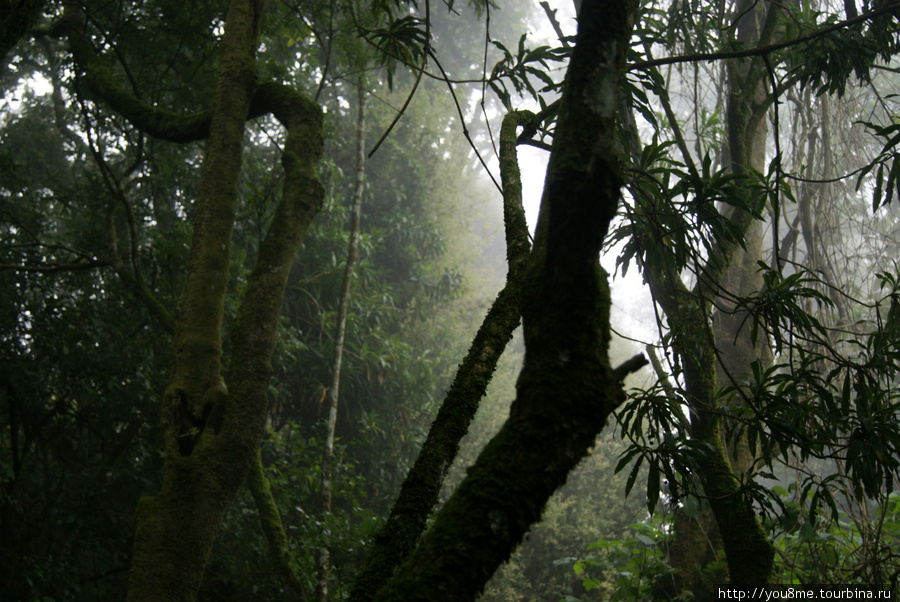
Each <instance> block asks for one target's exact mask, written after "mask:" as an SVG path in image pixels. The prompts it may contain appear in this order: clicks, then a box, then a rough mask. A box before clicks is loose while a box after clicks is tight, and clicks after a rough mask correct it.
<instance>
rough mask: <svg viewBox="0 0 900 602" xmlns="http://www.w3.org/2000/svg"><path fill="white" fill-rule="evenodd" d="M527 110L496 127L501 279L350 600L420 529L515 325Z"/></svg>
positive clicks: (368, 595) (368, 592)
mask: <svg viewBox="0 0 900 602" xmlns="http://www.w3.org/2000/svg"><path fill="white" fill-rule="evenodd" d="M531 118H532V115H531V114H530V113H527V112H524V111H513V112H511V113H509V114H507V115H506V117H505V118H504V119H503V125H502V126H501V129H500V157H501V163H500V171H501V178H502V180H503V184H504V195H503V215H504V224H505V228H506V252H507V262H508V264H509V273H508V274H507V278H506V286H504V287H503V290H501V291H500V293H499V294H498V295H497V298H496V300H495V301H494V304H493V305H492V306H491V309H490V310H489V311H488V313H487V315H486V316H485V317H484V320H483V321H482V323H481V327H480V328H479V329H478V332H477V333H476V335H475V338H474V339H473V340H472V345H471V347H469V351H468V353H467V354H466V357H465V359H463V361H462V363H461V364H460V367H459V371H458V372H457V373H456V377H455V378H454V379H453V383H452V384H451V385H450V390H449V391H447V396H446V397H445V398H444V402H443V403H442V404H441V409H440V410H439V411H438V415H437V417H436V418H435V420H434V423H433V424H432V425H431V429H430V430H429V432H428V437H427V439H426V440H425V443H424V445H423V446H422V450H421V452H420V453H419V456H418V458H416V462H415V464H414V465H413V467H412V469H410V471H409V474H408V475H407V477H406V479H405V480H404V482H403V485H402V487H401V489H400V495H399V496H398V498H397V501H396V502H395V503H394V507H393V508H392V509H391V515H390V517H389V518H388V521H387V523H386V524H385V526H384V528H383V529H382V531H381V532H380V533H379V534H378V535H377V536H376V538H375V543H374V545H373V549H372V551H371V552H370V553H369V557H368V558H367V560H366V564H365V567H364V568H363V570H362V571H361V572H360V573H359V576H358V577H357V579H356V581H355V583H354V584H353V589H352V591H351V594H350V600H352V601H353V602H362V601H368V600H371V599H373V598H374V596H375V594H376V593H377V592H378V590H379V589H381V587H382V586H384V584H385V583H387V581H388V579H390V578H391V575H393V574H394V571H395V570H396V568H397V566H399V564H400V563H401V562H403V561H404V560H405V559H406V557H407V556H408V555H409V553H410V552H411V551H412V549H413V546H415V544H416V541H417V540H418V538H419V536H420V535H421V533H422V532H423V531H424V529H425V525H426V520H427V519H428V516H429V515H430V513H431V511H432V509H433V508H434V506H435V504H436V503H437V500H438V494H439V493H440V490H441V485H442V484H443V482H444V477H445V476H446V472H447V468H448V467H449V466H450V464H451V463H452V462H453V459H454V458H455V457H456V454H457V452H458V450H459V441H460V439H462V437H463V436H464V435H465V434H466V432H467V431H468V428H469V424H470V423H471V421H472V419H473V418H474V417H475V412H476V411H477V410H478V404H479V402H480V400H481V398H482V397H483V396H484V393H485V391H486V389H487V385H488V383H489V382H490V380H491V377H492V376H493V375H494V370H495V369H496V367H497V361H498V360H499V359H500V355H501V354H502V353H503V350H504V349H505V348H506V345H507V343H508V342H509V340H510V339H511V338H512V333H513V331H514V330H515V329H516V327H517V326H518V325H519V296H520V291H521V287H522V279H523V276H524V271H525V264H526V262H527V260H528V255H529V252H530V250H531V249H530V246H531V245H530V243H529V240H528V225H527V223H526V221H525V209H524V208H523V206H522V183H521V177H520V174H519V166H518V162H517V160H516V127H517V126H519V125H525V124H526V123H529V122H530V120H531Z"/></svg>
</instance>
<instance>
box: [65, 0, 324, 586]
mask: <svg viewBox="0 0 900 602" xmlns="http://www.w3.org/2000/svg"><path fill="white" fill-rule="evenodd" d="M260 6H261V5H260V4H258V3H256V2H253V1H248V0H233V1H232V2H231V4H230V6H229V10H228V13H227V17H226V26H225V35H224V37H223V40H222V47H221V53H220V63H219V70H218V76H217V88H216V96H215V99H214V101H213V109H212V111H211V115H210V118H209V119H208V121H206V123H207V125H205V126H204V127H203V128H200V129H191V130H190V132H189V133H190V134H191V135H192V136H202V135H203V134H208V142H207V148H206V157H205V161H204V169H203V173H202V180H201V186H200V193H199V197H198V199H197V200H196V203H195V221H194V224H193V226H194V235H193V244H192V248H191V254H190V259H189V264H188V275H187V282H186V285H185V290H184V293H183V300H182V308H181V313H180V315H179V316H178V322H177V325H176V330H175V336H174V340H173V348H172V371H171V375H170V380H169V386H168V387H167V389H166V392H165V394H164V396H163V411H162V415H163V427H164V439H165V473H164V478H163V484H162V488H161V490H160V492H159V493H158V494H157V495H155V496H153V497H147V498H144V499H142V500H141V502H140V504H139V506H138V510H137V516H136V522H137V528H136V534H135V543H134V557H133V560H132V567H131V572H130V575H129V592H128V599H129V600H193V599H194V598H195V597H196V592H197V590H198V588H199V585H200V580H201V577H202V574H203V568H204V566H205V564H206V561H207V558H208V556H209V552H210V550H211V548H212V544H213V541H214V540H215V536H216V533H217V532H218V529H219V526H220V524H221V521H222V519H223V517H224V515H225V513H226V512H227V510H228V508H229V507H230V506H231V504H232V502H233V500H234V497H235V495H236V494H237V492H238V490H239V489H240V487H241V485H242V484H243V482H244V479H245V478H246V476H247V474H248V471H249V469H250V466H251V463H252V462H253V460H254V458H255V457H256V453H257V450H258V446H259V442H260V440H261V438H262V434H263V429H264V425H265V412H266V405H267V400H266V391H267V388H268V380H269V375H270V372H271V366H270V358H271V354H272V350H273V348H274V344H275V332H276V325H277V321H278V316H279V314H280V309H281V300H282V296H283V291H284V288H285V285H286V282H287V277H288V274H289V272H290V268H291V265H292V262H293V258H294V255H295V253H296V251H297V249H298V247H299V244H300V241H301V239H302V237H303V234H304V232H305V230H306V227H307V225H308V224H309V222H310V221H311V219H312V217H313V216H314V215H315V214H316V212H317V211H318V210H319V208H320V207H321V203H322V189H321V186H320V185H319V183H318V179H317V176H316V172H315V168H316V165H317V163H318V160H319V157H320V155H321V151H322V143H323V141H322V115H321V111H320V110H319V108H318V106H317V105H315V103H313V102H312V101H310V100H308V99H306V98H305V97H303V96H302V95H299V94H297V93H296V92H294V91H293V90H291V89H289V88H287V87H285V86H281V85H277V84H270V85H264V86H260V87H259V88H258V87H257V84H256V73H255V60H254V53H255V47H256V43H257V41H256V40H257V25H258V20H259V10H260ZM70 41H72V43H73V45H75V46H77V45H79V44H83V40H82V39H81V38H79V37H78V36H77V35H74V36H73V35H70ZM88 50H89V49H88V48H82V51H79V52H76V53H75V54H76V56H80V57H81V58H82V59H84V60H85V61H87V66H86V68H87V69H88V70H89V71H90V70H91V69H92V68H94V67H96V63H95V62H94V61H93V58H94V57H93V56H92V54H91V53H89V52H88ZM110 78H111V76H110ZM107 79H109V78H107ZM97 81H99V80H97ZM104 83H105V84H110V83H111V82H110V81H104ZM112 83H114V82H112ZM101 89H104V88H102V86H100V85H96V87H95V90H101ZM107 91H108V90H107ZM254 97H255V98H257V99H258V100H259V99H262V98H264V99H265V103H266V107H267V109H268V110H271V111H272V112H273V113H274V114H275V116H276V117H277V118H278V119H279V121H281V123H282V124H283V125H284V126H285V128H286V129H287V132H288V134H287V138H286V142H285V147H284V151H283V155H282V164H283V167H284V169H285V183H284V188H283V191H282V197H281V199H280V201H279V204H278V207H277V209H276V213H275V216H274V218H273V220H272V226H271V227H270V229H269V231H268V232H267V234H266V236H265V238H264V240H263V242H262V244H261V245H260V250H259V257H258V261H257V265H256V267H255V269H254V270H253V272H252V273H251V275H250V278H249V280H248V284H247V291H246V294H245V296H244V299H243V302H242V304H241V307H240V309H239V311H238V315H237V317H236V319H235V321H234V324H233V326H232V330H231V361H230V364H229V372H228V374H227V376H226V378H224V379H223V378H222V375H221V366H220V355H221V345H222V343H221V339H222V332H221V331H222V317H223V314H224V296H225V288H226V284H227V278H228V265H229V263H230V241H231V229H232V225H233V222H234V208H235V199H236V190H237V174H238V173H239V170H240V160H241V147H242V138H243V133H244V124H245V122H246V120H247V118H248V115H249V114H250V106H251V100H252V99H253V98H254ZM120 100H121V99H120ZM116 102H118V101H116ZM111 104H112V105H115V106H119V107H120V108H122V109H123V110H125V111H131V110H134V109H135V107H137V108H146V107H142V106H141V105H139V104H138V105H134V104H131V105H128V106H127V107H126V106H125V104H123V103H119V104H116V103H111ZM114 108H115V107H114ZM142 114H143V115H147V114H152V115H153V116H154V118H160V120H158V121H157V125H159V124H160V123H162V122H163V121H164V120H162V119H161V118H163V117H165V115H166V113H165V112H162V111H150V113H146V112H144V113H142ZM126 117H128V118H129V119H130V120H132V122H133V123H141V121H140V119H138V118H135V116H134V115H133V114H130V113H129V114H127V115H126ZM151 125H152V124H151ZM191 127H193V126H191ZM148 129H153V128H152V127H151V128H148ZM152 133H164V134H165V135H166V136H167V137H170V138H173V139H178V138H183V136H178V135H177V134H172V130H171V129H169V128H166V127H160V128H159V129H158V130H154V131H153V132H151V134H152ZM226 383H227V387H226Z"/></svg>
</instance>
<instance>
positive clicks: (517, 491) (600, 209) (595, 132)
mask: <svg viewBox="0 0 900 602" xmlns="http://www.w3.org/2000/svg"><path fill="white" fill-rule="evenodd" d="M635 5H636V3H634V2H631V1H615V0H606V1H604V0H586V1H585V3H584V4H583V5H582V7H581V13H580V14H581V16H580V18H579V22H578V36H577V41H576V45H575V49H574V51H573V54H572V60H571V63H570V65H569V70H568V73H567V74H566V82H565V92H564V93H563V99H562V104H561V108H560V116H559V121H558V125H557V128H556V132H555V139H554V145H553V151H552V153H551V156H550V164H549V166H548V169H547V179H546V182H545V185H544V196H543V199H542V202H541V214H540V218H539V220H538V226H537V232H536V234H535V242H534V248H533V250H532V253H531V256H530V258H529V261H528V266H527V269H526V275H525V281H524V285H523V289H522V321H523V326H524V338H525V350H526V351H525V364H524V367H523V368H522V372H521V375H520V376H519V381H518V383H517V394H516V399H515V401H514V402H513V404H512V406H511V408H510V416H509V419H508V420H507V422H506V424H505V425H504V426H503V428H502V429H501V430H500V432H499V433H498V434H497V435H496V436H495V437H494V438H493V439H492V440H491V442H490V443H488V445H487V446H486V447H485V448H484V450H483V451H482V452H481V454H480V456H479V457H478V459H477V461H476V462H475V464H474V465H473V466H472V467H471V468H470V469H469V472H468V475H467V476H466V478H465V479H464V480H463V482H462V483H461V484H460V485H459V487H458V488H457V490H456V491H455V492H454V493H453V495H452V496H451V497H450V499H449V500H448V501H447V503H446V504H445V505H444V507H443V508H442V510H441V511H440V512H439V513H438V515H437V517H436V518H435V522H434V525H433V526H432V528H431V529H430V530H429V531H428V532H427V533H426V534H425V535H424V537H423V538H422V540H421V541H420V543H419V545H418V546H417V547H416V549H415V550H414V551H413V552H412V554H411V555H410V557H409V558H408V559H407V560H406V562H405V563H404V564H403V565H401V566H400V568H399V569H398V570H397V572H396V574H395V575H394V577H393V578H392V579H391V581H389V582H388V584H387V585H386V586H385V587H384V588H383V589H382V590H381V591H380V592H379V593H378V594H377V596H376V600H384V601H396V600H404V601H419V600H421V601H426V600H427V601H429V602H439V601H443V600H446V601H452V602H460V601H463V600H472V599H474V598H475V596H476V595H477V594H478V593H479V592H480V591H481V590H482V588H483V587H484V584H485V583H486V582H487V580H488V579H489V578H490V576H491V575H492V574H493V573H494V571H495V570H496V569H497V567H498V566H499V565H500V563H502V562H503V561H504V560H506V559H507V558H509V555H510V554H511V553H512V551H513V549H514V548H515V547H516V546H517V545H518V544H519V542H521V540H522V538H523V537H524V535H525V532H526V531H527V530H528V528H529V527H530V526H531V525H532V524H533V523H535V522H536V521H538V520H539V519H540V516H541V513H542V511H543V508H544V505H545V504H546V502H547V500H548V499H549V497H550V496H551V495H552V494H553V492H554V491H556V489H557V488H559V487H560V486H561V485H562V484H563V483H564V482H565V479H566V476H567V475H568V473H569V471H571V470H572V468H574V466H575V465H576V464H577V463H578V462H579V461H580V460H581V459H582V458H583V457H584V456H585V454H586V453H587V452H588V450H589V449H590V447H591V446H592V445H593V443H594V440H595V438H596V436H597V433H598V432H599V431H600V429H601V428H602V427H603V425H604V424H605V423H606V419H607V417H608V416H609V414H610V413H611V412H612V411H613V409H614V408H615V407H616V406H617V405H618V404H619V403H620V402H621V401H622V400H623V399H624V393H623V392H622V388H621V382H620V377H621V376H622V374H623V372H626V371H628V370H630V369H632V368H634V367H635V366H637V365H642V364H641V362H632V363H630V364H629V365H628V366H627V367H626V368H624V369H623V370H615V371H614V370H613V369H612V368H611V367H610V365H609V357H608V345H609V338H610V335H609V309H610V297H609V286H608V282H607V277H606V274H605V273H604V272H603V271H602V269H601V268H600V265H599V257H598V256H599V252H600V248H601V246H602V244H603V239H604V236H605V234H606V232H607V230H608V228H609V223H610V221H611V220H612V218H613V217H614V216H615V213H616V208H617V205H618V201H619V196H620V186H621V183H622V181H621V176H620V173H619V168H618V164H617V158H616V153H615V149H614V148H613V146H612V142H613V140H614V139H615V135H614V127H615V114H616V97H617V95H618V88H619V79H620V77H621V71H622V67H623V64H624V56H625V51H626V49H627V47H628V40H629V37H630V33H631V26H632V20H633V15H634V10H635V8H636V6H635Z"/></svg>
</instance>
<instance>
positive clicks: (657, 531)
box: [563, 520, 674, 602]
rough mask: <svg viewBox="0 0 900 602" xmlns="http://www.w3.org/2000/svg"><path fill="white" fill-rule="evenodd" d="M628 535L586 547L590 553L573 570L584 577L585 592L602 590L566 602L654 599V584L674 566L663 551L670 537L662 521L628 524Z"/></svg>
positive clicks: (567, 597) (567, 599)
mask: <svg viewBox="0 0 900 602" xmlns="http://www.w3.org/2000/svg"><path fill="white" fill-rule="evenodd" d="M628 528H629V531H630V533H628V537H625V538H623V539H621V540H618V539H616V540H614V539H598V540H597V541H595V542H593V543H592V544H590V545H589V546H588V547H587V551H588V554H587V555H586V556H584V557H583V558H580V559H578V560H577V561H576V562H575V564H574V566H573V570H574V572H575V574H576V575H578V576H579V577H581V578H582V580H583V581H582V584H583V587H584V589H585V591H586V592H595V593H599V596H600V597H599V598H595V595H594V594H590V595H588V596H585V597H582V598H578V597H575V596H566V597H565V598H564V599H563V600H564V601H565V602H578V601H579V600H592V599H603V600H654V599H656V598H655V595H654V584H655V582H656V581H657V580H658V579H661V578H663V577H664V576H665V575H667V574H670V573H671V572H672V571H673V570H674V569H672V567H670V566H669V565H668V564H667V563H666V556H665V553H664V549H665V543H666V541H667V539H668V537H669V536H668V534H667V533H666V530H665V529H666V526H665V525H664V524H661V523H660V521H658V520H657V521H654V522H653V523H636V524H633V525H629V527H628Z"/></svg>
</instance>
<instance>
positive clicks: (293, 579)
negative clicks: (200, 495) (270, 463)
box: [247, 449, 304, 600]
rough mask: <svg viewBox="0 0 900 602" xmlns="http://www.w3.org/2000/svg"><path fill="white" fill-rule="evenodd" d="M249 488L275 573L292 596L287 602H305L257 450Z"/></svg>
mask: <svg viewBox="0 0 900 602" xmlns="http://www.w3.org/2000/svg"><path fill="white" fill-rule="evenodd" d="M247 488H248V489H249V490H250V493H251V494H252V495H253V502H254V503H255V504H256V508H257V511H258V512H259V522H260V525H261V526H262V530H263V533H264V534H265V536H266V541H267V542H268V545H269V558H271V559H272V564H273V565H274V569H275V571H276V573H277V574H278V576H279V577H280V578H281V581H282V583H284V585H285V588H286V589H287V591H288V592H289V593H290V597H289V598H288V600H303V599H304V596H303V584H302V583H301V582H300V578H299V577H297V573H296V572H295V571H294V564H293V558H292V556H291V551H290V547H289V545H288V538H287V533H285V531H284V523H282V522H281V513H279V512H278V506H276V505H275V499H274V497H273V496H272V489H271V487H269V481H268V479H266V473H265V470H264V469H263V464H262V457H261V456H260V453H259V450H258V449H257V451H256V458H255V459H254V460H253V465H252V466H251V467H250V474H249V475H248V477H247Z"/></svg>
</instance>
